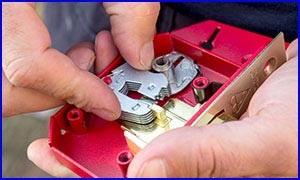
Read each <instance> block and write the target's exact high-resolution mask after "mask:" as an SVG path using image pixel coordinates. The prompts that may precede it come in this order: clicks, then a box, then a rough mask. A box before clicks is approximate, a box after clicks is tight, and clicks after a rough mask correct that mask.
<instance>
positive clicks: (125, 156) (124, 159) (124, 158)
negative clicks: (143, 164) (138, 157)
mask: <svg viewBox="0 0 300 180" xmlns="http://www.w3.org/2000/svg"><path fill="white" fill-rule="evenodd" d="M132 159H133V155H132V154H131V153H130V152H129V151H122V152H121V153H120V154H119V155H118V161H119V162H120V163H122V164H124V163H129V162H130V161H131V160H132Z"/></svg>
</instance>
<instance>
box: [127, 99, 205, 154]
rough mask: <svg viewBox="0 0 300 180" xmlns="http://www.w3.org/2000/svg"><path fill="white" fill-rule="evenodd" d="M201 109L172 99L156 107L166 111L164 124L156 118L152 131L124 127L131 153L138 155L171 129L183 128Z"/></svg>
mask: <svg viewBox="0 0 300 180" xmlns="http://www.w3.org/2000/svg"><path fill="white" fill-rule="evenodd" d="M200 107H201V105H200V104H197V105H196V106H195V107H192V106H190V105H188V104H186V103H185V102H183V101H181V100H179V99H176V98H171V99H170V100H169V101H168V102H167V103H166V104H165V105H164V106H163V107H156V108H158V109H160V108H162V109H164V111H165V115H166V119H165V122H164V123H161V120H160V119H159V118H157V117H156V118H155V120H154V121H153V122H152V123H150V124H152V125H153V126H152V127H151V129H146V128H144V129H141V128H142V127H140V128H139V129H138V128H136V126H135V127H133V126H127V125H126V127H122V129H123V130H124V136H125V138H126V142H127V145H128V147H129V149H130V151H132V152H133V153H134V154H136V153H138V152H139V151H140V150H141V149H143V148H144V147H145V146H146V145H147V144H148V143H149V142H151V141H152V140H153V139H154V138H156V137H157V136H159V135H160V134H162V133H164V132H166V131H169V130H171V129H175V128H179V127H183V126H184V124H185V123H186V122H187V121H188V120H189V119H190V118H192V116H193V115H194V114H195V113H196V112H197V111H198V110H199V109H200ZM141 126H142V125H141Z"/></svg>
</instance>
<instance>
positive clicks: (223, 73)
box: [49, 20, 272, 177]
mask: <svg viewBox="0 0 300 180" xmlns="http://www.w3.org/2000/svg"><path fill="white" fill-rule="evenodd" d="M216 28H220V31H219V33H218V35H217V36H216V38H215V40H214V41H213V46H214V48H213V49H212V50H206V49H203V48H201V47H200V46H199V45H200V44H201V43H203V42H205V41H206V40H207V39H208V38H209V37H210V35H211V34H212V33H213V32H214V30H215V29H216ZM271 40H272V38H269V37H266V36H262V35H259V34H256V33H252V32H249V31H246V30H242V29H239V28H235V27H232V26H229V25H226V24H222V23H219V22H216V21H211V20H209V21H205V22H201V23H198V24H195V25H192V26H188V27H185V28H182V29H178V30H175V31H172V32H171V33H165V34H158V35H156V36H155V38H154V50H155V57H158V56H161V55H164V54H167V53H169V52H171V51H173V50H176V51H178V52H180V53H183V54H185V55H188V56H189V57H191V58H192V59H194V60H195V61H196V63H197V64H198V65H200V67H201V71H202V73H203V75H204V76H205V77H207V78H208V79H209V81H210V82H212V81H216V82H221V83H223V86H222V87H221V88H220V89H219V90H218V91H217V92H216V93H215V94H214V95H213V96H212V97H211V98H210V99H209V100H208V101H207V102H206V104H205V105H204V106H202V107H201V109H200V110H199V111H198V112H197V113H196V114H195V115H194V116H193V118H191V119H190V120H189V121H188V122H187V123H186V126H189V125H191V124H192V123H193V122H194V121H195V119H196V118H197V117H198V116H199V115H200V114H201V113H202V112H203V111H204V110H205V108H207V106H208V105H209V104H210V103H211V102H213V101H214V99H215V98H216V97H217V96H218V95H219V94H220V93H221V92H222V91H223V90H224V88H225V87H226V86H228V85H229V84H230V83H231V82H232V81H233V80H234V79H235V78H236V77H237V76H238V75H239V74H240V72H241V71H242V70H243V69H244V68H245V67H246V66H247V65H248V64H249V63H250V62H251V61H252V60H253V58H254V57H255V56H256V55H257V54H258V53H259V52H260V51H261V50H262V49H263V48H264V47H265V46H266V45H267V44H268V43H269V42H270V41H271ZM122 62H123V59H122V57H118V58H117V59H116V60H115V61H113V62H112V63H111V64H110V65H109V66H108V67H107V68H106V69H105V70H104V71H103V72H102V73H101V74H100V75H99V77H104V76H105V75H108V74H109V73H110V72H111V70H112V69H114V68H116V67H117V66H119V65H121V63H122ZM107 81H109V79H108V80H107ZM191 92H192V89H191V86H189V87H187V88H186V89H184V90H183V91H182V92H180V93H179V94H177V95H175V97H176V98H178V99H180V100H182V101H184V102H186V103H188V104H190V105H192V106H193V105H195V100H194V99H195V98H194V94H193V93H191ZM99 93H101V92H99ZM161 103H164V102H161ZM72 108H74V106H72V105H69V104H67V105H65V106H64V107H63V108H62V109H61V110H59V111H58V112H57V113H56V114H55V115H53V116H52V117H51V121H50V133H49V144H50V147H51V148H52V149H53V151H54V152H55V154H56V156H57V158H58V160H59V161H60V162H61V163H62V164H64V165H65V166H67V167H69V168H70V169H71V170H73V171H74V172H75V173H77V174H78V175H79V176H81V177H124V174H123V173H124V169H125V171H126V169H127V167H124V166H122V167H121V168H120V162H118V160H117V158H118V154H119V153H121V152H123V151H125V152H126V151H127V150H128V147H127V144H126V141H125V137H124V135H123V130H122V129H121V128H120V124H119V123H118V122H109V121H105V120H103V119H101V118H99V117H97V116H95V115H93V114H88V115H85V117H82V118H85V119H86V118H88V123H87V124H86V129H84V128H83V129H81V127H78V124H80V123H83V122H82V121H83V120H84V119H80V117H76V116H75V117H76V118H77V119H76V118H75V122H70V120H68V115H67V114H68V112H69V111H70V110H71V109H72ZM69 118H70V117H69ZM71 118H72V116H71ZM76 120H77V121H76ZM73 121H74V116H73ZM72 123H73V124H72ZM74 127H75V128H74ZM125 164H126V163H125ZM126 166H128V163H127V165H126Z"/></svg>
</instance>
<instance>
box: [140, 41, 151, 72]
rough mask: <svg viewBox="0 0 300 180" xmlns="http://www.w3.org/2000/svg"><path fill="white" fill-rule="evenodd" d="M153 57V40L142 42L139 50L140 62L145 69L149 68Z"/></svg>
mask: <svg viewBox="0 0 300 180" xmlns="http://www.w3.org/2000/svg"><path fill="white" fill-rule="evenodd" d="M153 58H154V49H153V42H152V41H150V42H149V43H146V44H144V46H143V47H142V49H141V51H140V63H141V64H142V66H143V67H144V68H145V69H151V63H152V60H153Z"/></svg>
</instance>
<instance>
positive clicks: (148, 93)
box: [104, 51, 198, 127]
mask: <svg viewBox="0 0 300 180" xmlns="http://www.w3.org/2000/svg"><path fill="white" fill-rule="evenodd" d="M176 61H180V62H179V63H178V65H177V66H176V67H175V68H174V67H173V66H174V63H175V62H176ZM154 62H155V63H154V64H155V65H154V66H155V69H154V70H156V71H158V72H160V73H152V72H150V71H141V70H137V69H134V68H132V67H131V66H130V65H129V64H127V63H125V64H123V65H121V66H119V67H118V68H116V69H114V70H113V71H112V73H111V74H110V75H109V77H110V78H109V79H108V80H109V81H108V80H107V82H109V83H107V84H108V85H109V87H110V88H111V89H112V90H113V91H114V93H115V94H116V96H117V98H118V99H119V102H120V105H121V110H122V114H121V119H122V120H125V121H128V122H131V123H135V124H140V125H147V126H151V127H152V125H150V124H149V123H151V122H152V121H153V120H154V118H155V116H156V115H157V112H156V111H153V110H152V109H151V108H150V105H153V104H155V103H151V101H149V99H151V100H152V101H155V100H163V99H164V98H165V97H167V96H170V95H172V94H176V93H178V92H180V91H181V90H183V89H184V88H185V87H186V86H187V85H188V84H189V83H190V82H191V81H192V80H193V78H194V77H195V76H196V75H197V73H198V71H197V69H198V68H197V66H196V65H195V64H194V62H193V60H192V59H190V58H188V57H187V56H184V55H182V54H180V53H178V52H175V51H174V52H172V53H169V54H167V55H165V56H162V57H160V58H158V59H156V60H154ZM104 78H105V77H104ZM129 91H136V92H138V93H140V94H142V95H144V96H145V97H146V98H147V99H148V100H147V99H144V100H136V99H132V98H130V97H128V96H127V95H126V94H127V93H128V92H129ZM124 123H127V122H124ZM127 124H128V123H127ZM129 124H130V123H129Z"/></svg>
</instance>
